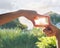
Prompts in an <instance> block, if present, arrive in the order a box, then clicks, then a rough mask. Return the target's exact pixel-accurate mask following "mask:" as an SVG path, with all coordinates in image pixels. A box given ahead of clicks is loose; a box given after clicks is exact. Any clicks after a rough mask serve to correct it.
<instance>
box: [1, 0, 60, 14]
mask: <svg viewBox="0 0 60 48" xmlns="http://www.w3.org/2000/svg"><path fill="white" fill-rule="evenodd" d="M20 9H26V10H35V11H37V12H38V13H40V14H44V13H46V12H49V11H53V12H56V13H59V14H60V10H59V9H60V0H0V14H3V13H7V12H12V11H16V10H20Z"/></svg>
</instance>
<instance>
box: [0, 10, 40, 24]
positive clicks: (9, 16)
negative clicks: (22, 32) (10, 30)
mask: <svg viewBox="0 0 60 48" xmlns="http://www.w3.org/2000/svg"><path fill="white" fill-rule="evenodd" d="M21 16H24V17H26V18H27V19H29V20H31V21H32V22H33V24H34V19H33V18H34V17H35V16H40V15H39V14H38V13H37V12H36V11H33V10H18V11H14V12H10V13H5V14H1V15H0V25H3V24H6V23H8V22H10V21H12V20H13V19H16V18H18V17H21Z"/></svg>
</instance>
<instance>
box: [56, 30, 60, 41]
mask: <svg viewBox="0 0 60 48" xmlns="http://www.w3.org/2000/svg"><path fill="white" fill-rule="evenodd" d="M56 38H57V39H58V40H60V31H59V32H57V33H56Z"/></svg>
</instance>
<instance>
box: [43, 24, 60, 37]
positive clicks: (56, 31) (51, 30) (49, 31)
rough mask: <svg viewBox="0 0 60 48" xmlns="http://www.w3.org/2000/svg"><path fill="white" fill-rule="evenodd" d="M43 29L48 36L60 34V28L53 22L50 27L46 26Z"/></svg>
mask: <svg viewBox="0 0 60 48" xmlns="http://www.w3.org/2000/svg"><path fill="white" fill-rule="evenodd" d="M43 31H44V33H45V34H46V35H47V36H56V37H57V36H59V35H60V34H59V33H60V30H59V29H58V28H57V27H56V26H54V25H52V24H50V25H49V26H48V27H46V28H45V29H44V30H43Z"/></svg>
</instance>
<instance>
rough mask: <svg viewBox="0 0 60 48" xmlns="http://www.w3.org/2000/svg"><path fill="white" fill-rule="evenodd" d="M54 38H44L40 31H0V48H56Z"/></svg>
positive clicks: (17, 29) (16, 29) (35, 29)
mask: <svg viewBox="0 0 60 48" xmlns="http://www.w3.org/2000/svg"><path fill="white" fill-rule="evenodd" d="M55 41H56V39H55V37H46V36H45V35H44V33H43V32H42V30H41V29H37V28H34V29H32V30H30V31H28V30H25V31H24V30H21V29H19V28H15V29H0V48H56V42H55Z"/></svg>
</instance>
